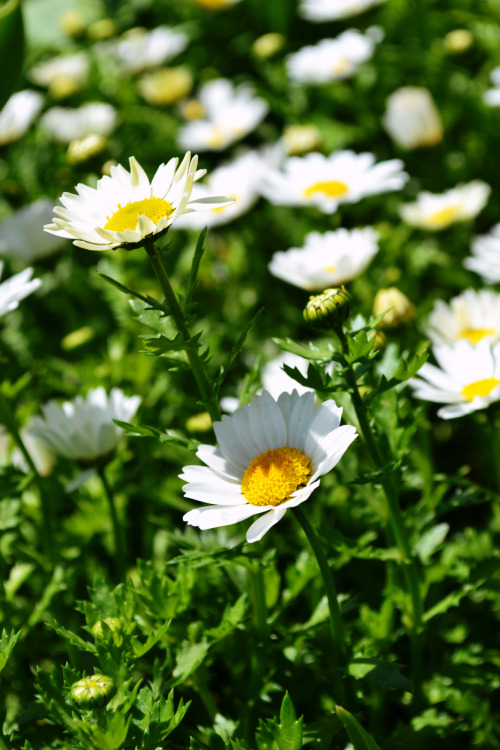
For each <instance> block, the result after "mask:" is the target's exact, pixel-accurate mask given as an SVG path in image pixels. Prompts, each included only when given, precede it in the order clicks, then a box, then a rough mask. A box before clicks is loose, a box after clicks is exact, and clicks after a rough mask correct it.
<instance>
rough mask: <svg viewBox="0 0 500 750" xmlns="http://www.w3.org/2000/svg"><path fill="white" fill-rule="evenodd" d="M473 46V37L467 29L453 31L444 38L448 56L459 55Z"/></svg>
mask: <svg viewBox="0 0 500 750" xmlns="http://www.w3.org/2000/svg"><path fill="white" fill-rule="evenodd" d="M473 44H474V37H473V35H472V33H471V32H470V31H469V29H454V30H453V31H450V32H448V34H446V36H445V38H444V46H445V49H446V51H447V52H448V53H449V54H450V55H461V54H462V52H467V50H468V49H470V47H472V45H473Z"/></svg>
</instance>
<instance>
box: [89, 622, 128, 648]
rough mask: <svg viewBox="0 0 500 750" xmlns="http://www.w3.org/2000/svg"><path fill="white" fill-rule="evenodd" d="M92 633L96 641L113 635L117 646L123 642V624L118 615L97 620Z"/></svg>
mask: <svg viewBox="0 0 500 750" xmlns="http://www.w3.org/2000/svg"><path fill="white" fill-rule="evenodd" d="M106 626H107V627H106ZM92 635H93V636H94V638H95V639H96V641H97V640H102V641H104V640H106V639H107V638H108V637H109V636H111V637H112V638H113V641H114V643H115V646H121V644H122V643H123V635H122V624H121V622H120V620H119V619H118V618H117V617H106V618H104V620H97V622H96V623H95V624H94V626H93V628H92Z"/></svg>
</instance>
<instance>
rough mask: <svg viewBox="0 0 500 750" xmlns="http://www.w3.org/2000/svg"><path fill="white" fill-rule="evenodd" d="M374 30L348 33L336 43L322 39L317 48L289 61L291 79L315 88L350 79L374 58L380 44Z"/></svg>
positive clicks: (343, 34) (299, 52)
mask: <svg viewBox="0 0 500 750" xmlns="http://www.w3.org/2000/svg"><path fill="white" fill-rule="evenodd" d="M373 30H374V27H372V29H371V30H370V29H368V31H367V32H366V34H362V33H361V32H359V31H357V30H356V29H349V30H348V31H344V32H343V33H342V34H340V36H338V37H336V38H335V39H322V40H321V41H320V42H318V43H317V44H314V45H309V46H307V47H302V49H300V50H299V51H298V52H295V53H294V54H292V55H289V56H288V57H287V60H286V66H287V71H288V75H289V77H290V78H291V79H292V80H293V81H298V82H299V83H312V84H322V83H330V82H331V81H336V80H339V79H343V78H350V77H351V76H353V75H354V74H355V73H357V71H358V68H359V66H360V65H361V63H364V62H366V60H369V59H370V57H371V56H372V55H373V52H374V50H375V45H376V43H377V38H376V37H377V35H376V34H373V33H372V32H373Z"/></svg>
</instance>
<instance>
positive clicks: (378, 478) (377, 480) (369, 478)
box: [349, 459, 403, 484]
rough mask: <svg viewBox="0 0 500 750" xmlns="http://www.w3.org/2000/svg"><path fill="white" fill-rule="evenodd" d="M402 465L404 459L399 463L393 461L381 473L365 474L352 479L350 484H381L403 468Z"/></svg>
mask: <svg viewBox="0 0 500 750" xmlns="http://www.w3.org/2000/svg"><path fill="white" fill-rule="evenodd" d="M402 463H403V460H402V459H400V460H399V461H391V462H390V463H388V464H386V465H385V466H383V467H382V468H381V469H380V470H379V471H371V472H367V473H365V474H361V476H359V477H357V478H356V479H351V481H350V482H349V484H381V483H382V481H383V480H384V479H385V478H386V477H388V476H389V475H390V474H393V473H394V472H395V471H397V469H399V468H400V467H401V464H402Z"/></svg>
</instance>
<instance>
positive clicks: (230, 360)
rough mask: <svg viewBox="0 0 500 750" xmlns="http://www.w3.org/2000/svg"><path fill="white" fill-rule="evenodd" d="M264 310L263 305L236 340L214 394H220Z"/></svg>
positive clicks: (223, 366) (216, 381)
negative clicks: (228, 374)
mask: <svg viewBox="0 0 500 750" xmlns="http://www.w3.org/2000/svg"><path fill="white" fill-rule="evenodd" d="M263 312H264V308H263V307H261V309H260V310H258V311H257V313H256V314H255V315H254V316H253V318H252V320H251V321H250V322H249V323H248V325H247V326H246V328H245V329H244V330H243V331H242V333H241V334H240V335H239V337H238V339H237V341H236V342H235V344H234V345H233V347H232V349H231V351H230V352H229V354H228V357H227V359H226V361H225V363H224V364H223V365H222V367H221V368H220V371H219V374H218V376H217V378H216V380H215V383H214V394H215V395H216V396H217V395H218V393H219V391H220V389H221V386H222V384H223V382H224V380H225V378H226V375H227V373H228V372H229V370H230V368H231V367H232V365H233V363H234V361H235V359H236V357H237V356H238V354H239V353H240V352H241V350H242V349H243V344H244V343H245V339H246V337H247V336H248V334H249V333H250V331H252V330H253V329H254V328H255V326H256V325H257V323H258V322H259V320H260V319H261V317H262V313H263Z"/></svg>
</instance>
